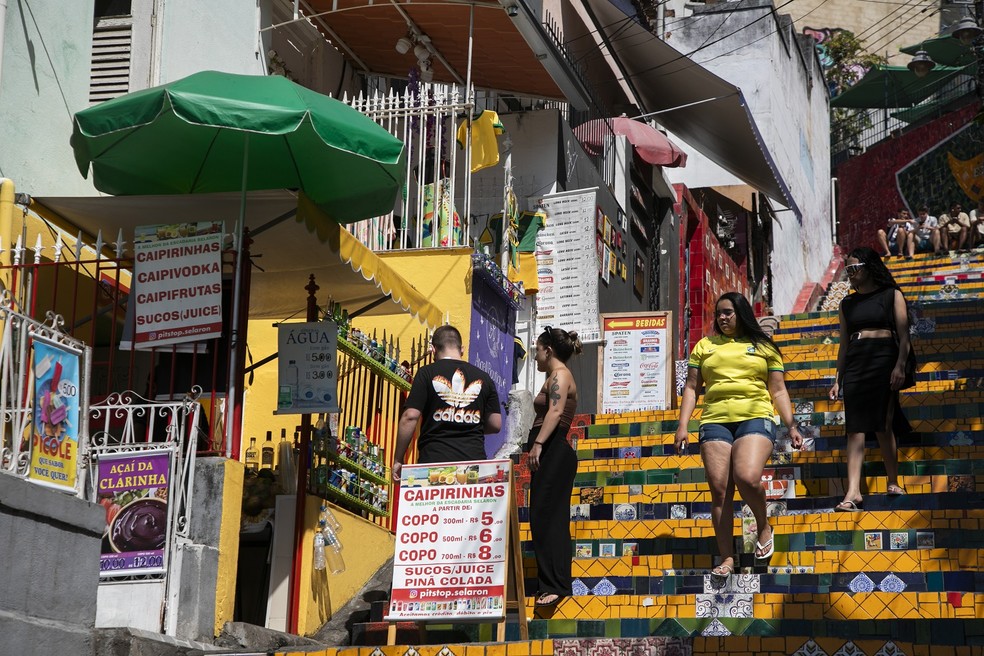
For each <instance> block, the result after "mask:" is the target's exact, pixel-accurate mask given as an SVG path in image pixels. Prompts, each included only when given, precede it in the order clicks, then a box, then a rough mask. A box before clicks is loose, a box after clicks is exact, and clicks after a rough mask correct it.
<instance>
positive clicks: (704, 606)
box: [694, 593, 753, 618]
mask: <svg viewBox="0 0 984 656" xmlns="http://www.w3.org/2000/svg"><path fill="white" fill-rule="evenodd" d="M752 599H753V595H750V594H731V593H728V594H698V595H697V601H696V605H695V607H694V610H695V614H696V616H697V617H744V618H750V617H752Z"/></svg>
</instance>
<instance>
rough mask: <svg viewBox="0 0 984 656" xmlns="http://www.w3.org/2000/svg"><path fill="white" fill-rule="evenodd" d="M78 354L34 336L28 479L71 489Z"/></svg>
mask: <svg viewBox="0 0 984 656" xmlns="http://www.w3.org/2000/svg"><path fill="white" fill-rule="evenodd" d="M81 356H82V354H81V353H80V352H78V351H75V350H71V349H68V348H66V347H64V346H61V345H58V344H55V343H53V342H48V341H45V340H42V339H41V338H39V337H35V338H34V424H33V426H34V429H33V436H32V440H31V469H30V471H29V472H28V478H30V479H31V480H32V481H35V482H37V483H41V484H43V485H47V486H50V487H55V488H58V489H62V490H67V491H70V492H74V491H75V478H76V471H77V468H78V457H79V456H78V454H79V428H80V418H79V389H80V388H79V362H80V360H81Z"/></svg>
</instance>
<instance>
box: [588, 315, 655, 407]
mask: <svg viewBox="0 0 984 656" xmlns="http://www.w3.org/2000/svg"><path fill="white" fill-rule="evenodd" d="M601 325H602V334H603V337H604V340H605V348H604V349H603V350H602V351H600V354H599V358H600V360H601V361H600V362H599V363H598V365H599V367H598V368H599V369H600V370H601V371H603V372H604V376H603V378H602V384H601V388H600V389H599V391H598V396H599V399H598V405H599V406H600V407H601V411H602V412H603V413H606V414H607V413H623V412H635V411H639V410H666V409H668V408H669V407H670V390H671V387H670V375H671V373H672V372H673V368H672V367H671V366H670V364H671V363H672V361H673V357H672V356H673V332H672V314H671V313H670V312H646V313H638V314H629V313H625V314H605V315H602V317H601Z"/></svg>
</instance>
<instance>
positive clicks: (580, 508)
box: [571, 503, 591, 522]
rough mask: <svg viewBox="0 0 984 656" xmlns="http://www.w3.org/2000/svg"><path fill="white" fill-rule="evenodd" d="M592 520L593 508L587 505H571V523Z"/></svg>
mask: <svg viewBox="0 0 984 656" xmlns="http://www.w3.org/2000/svg"><path fill="white" fill-rule="evenodd" d="M589 519H591V506H590V505H589V504H586V503H575V504H572V505H571V521H572V522H584V521H587V520H589Z"/></svg>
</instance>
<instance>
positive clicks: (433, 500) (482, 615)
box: [386, 460, 512, 621]
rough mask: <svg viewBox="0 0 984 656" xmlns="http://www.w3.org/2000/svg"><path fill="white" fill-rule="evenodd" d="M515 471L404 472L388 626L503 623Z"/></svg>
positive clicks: (488, 467) (486, 464) (442, 467)
mask: <svg viewBox="0 0 984 656" xmlns="http://www.w3.org/2000/svg"><path fill="white" fill-rule="evenodd" d="M511 465H512V463H511V461H509V460H483V461H477V462H474V461H473V462H450V463H431V464H428V465H408V466H405V467H404V468H403V470H402V473H401V477H402V478H401V482H400V491H399V499H400V502H399V517H398V519H397V529H396V549H395V554H394V556H395V558H394V563H393V590H392V594H391V595H390V607H389V612H388V614H387V616H386V619H387V620H389V621H396V620H406V619H410V620H429V619H434V620H443V619H486V618H502V617H504V613H505V584H506V566H507V553H508V548H507V546H508V540H507V537H508V534H507V526H508V517H509V498H510V487H509V486H510V485H511V475H510V472H511Z"/></svg>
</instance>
